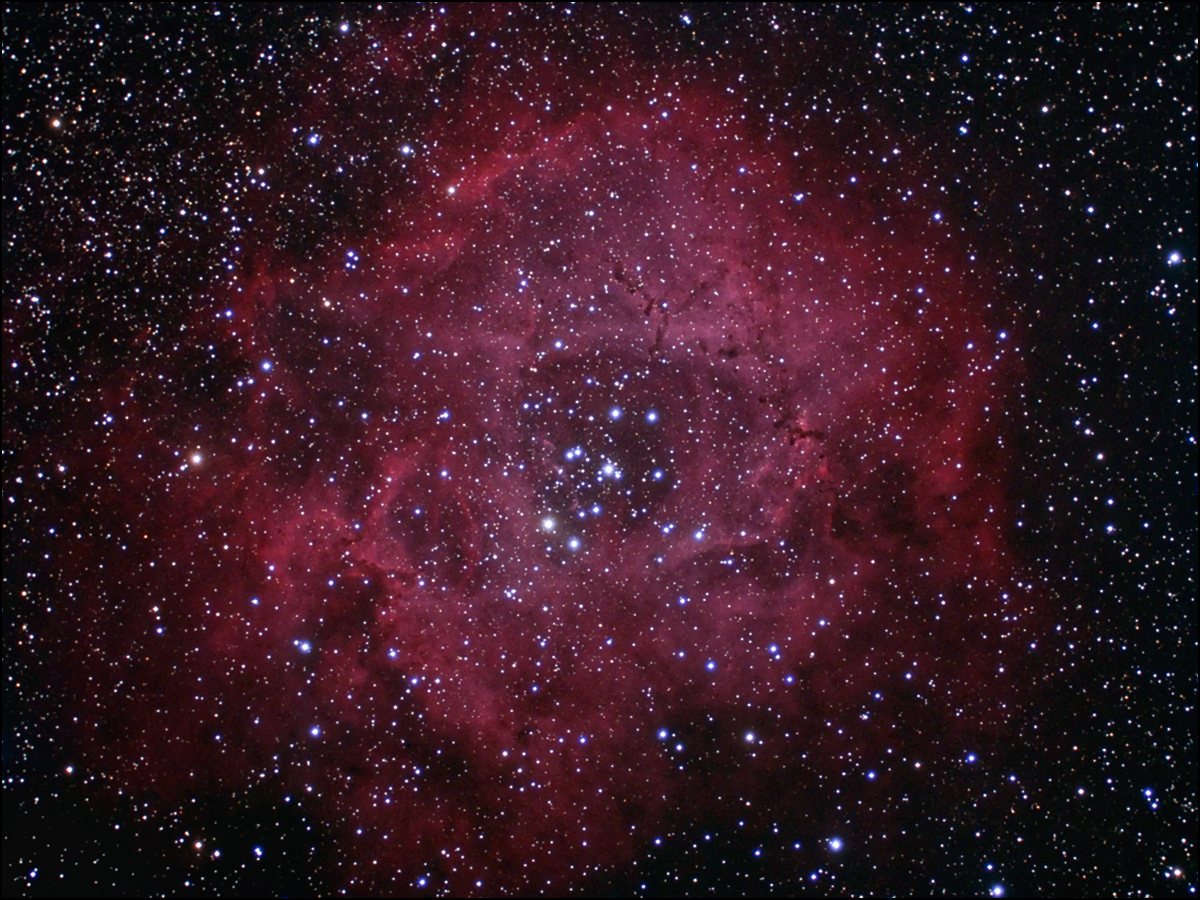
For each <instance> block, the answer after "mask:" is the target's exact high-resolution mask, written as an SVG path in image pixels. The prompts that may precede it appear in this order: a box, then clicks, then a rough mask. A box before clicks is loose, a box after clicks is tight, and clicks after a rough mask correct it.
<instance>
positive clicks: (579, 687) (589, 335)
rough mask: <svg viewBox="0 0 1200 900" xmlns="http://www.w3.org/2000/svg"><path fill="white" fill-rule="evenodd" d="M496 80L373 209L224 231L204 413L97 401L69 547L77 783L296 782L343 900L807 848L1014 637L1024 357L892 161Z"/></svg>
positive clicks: (926, 201)
mask: <svg viewBox="0 0 1200 900" xmlns="http://www.w3.org/2000/svg"><path fill="white" fill-rule="evenodd" d="M477 65H479V66H481V67H482V66H484V65H485V64H484V63H478V64H477ZM406 71H407V70H406ZM346 77H347V78H354V77H357V76H356V75H354V74H353V73H352V74H350V75H347V76H346ZM421 77H422V76H420V75H416V74H413V73H411V72H410V73H409V75H407V76H405V78H406V79H407V80H406V81H405V83H406V84H409V85H410V88H409V89H410V90H416V89H417V88H418V87H420V88H421V89H426V87H428V86H427V85H425V84H424V83H423V82H422V81H421V80H420V78H421ZM413 79H416V80H413ZM484 83H485V82H484V80H483V76H482V75H479V74H478V73H476V75H475V76H474V77H470V78H465V79H464V80H463V81H462V83H461V86H460V94H459V95H457V96H449V95H447V96H445V98H444V101H443V102H444V105H445V109H446V111H445V112H444V113H442V112H437V113H434V114H432V115H430V116H429V117H428V118H427V119H426V120H425V124H424V128H425V132H424V134H421V135H411V134H409V135H398V136H397V137H396V138H395V140H391V141H390V143H391V144H392V145H394V146H393V147H392V152H393V154H395V156H396V159H397V160H398V162H397V163H396V165H399V166H403V168H401V169H397V171H398V172H403V173H404V177H403V178H400V177H397V178H396V179H395V180H394V181H385V182H383V183H381V184H380V189H379V196H378V197H377V198H376V203H375V205H374V206H373V207H372V210H371V216H372V220H371V221H370V222H368V223H367V224H368V225H369V227H364V226H363V223H362V222H359V223H358V227H357V230H355V231H354V233H353V236H351V235H350V234H349V233H348V234H347V237H346V240H344V241H333V242H326V243H325V244H324V245H322V246H321V248H320V249H319V250H318V251H315V252H314V253H313V254H312V255H310V256H308V257H305V258H301V257H299V256H297V255H295V254H292V253H290V252H287V251H270V252H268V250H267V248H266V247H265V246H259V245H258V244H257V243H256V237H255V233H254V231H255V229H254V228H248V229H247V234H246V235H245V240H244V246H245V251H244V257H245V258H246V259H247V260H253V261H254V262H253V263H248V264H247V265H248V266H249V267H250V268H251V269H252V271H242V270H239V273H238V275H237V277H235V278H233V279H232V280H230V281H229V282H228V283H227V285H226V286H225V287H223V289H222V290H223V291H224V293H225V298H224V299H223V300H222V301H221V306H220V308H219V309H220V314H219V315H218V316H216V317H214V316H212V315H211V311H206V312H205V314H204V315H203V316H202V317H201V316H197V321H196V322H195V323H194V326H193V327H194V328H195V329H196V330H197V331H198V332H199V333H201V334H203V335H204V341H203V343H206V344H207V343H209V342H211V346H212V348H214V349H213V351H212V352H213V355H214V357H216V358H219V359H220V360H221V361H222V363H221V365H222V368H221V372H222V373H223V377H224V376H225V375H227V376H228V377H227V378H226V381H227V382H228V383H227V384H226V383H225V382H224V381H222V382H221V383H220V389H221V390H220V393H219V396H218V397H217V399H216V400H215V401H214V400H211V399H208V398H199V399H196V400H195V401H194V403H193V405H192V415H191V416H190V417H189V416H186V415H181V414H180V413H179V412H178V408H176V409H175V411H174V412H172V414H171V415H170V416H168V415H166V414H162V415H158V414H156V413H155V412H154V407H153V403H154V401H153V394H152V391H153V389H154V380H153V374H151V373H145V374H138V375H135V376H131V378H130V379H128V380H127V381H126V382H124V383H123V384H122V385H121V386H116V385H114V388H113V390H114V391H115V392H118V393H119V392H124V398H125V399H126V400H127V402H129V403H130V404H133V405H135V406H138V407H139V408H140V409H141V410H142V415H141V416H140V417H138V419H137V422H138V423H139V424H137V425H136V426H135V425H130V426H129V427H130V428H131V429H132V430H131V431H130V432H129V433H128V434H127V437H126V440H125V443H124V447H125V450H124V451H122V453H121V454H118V455H117V456H115V457H114V458H113V459H111V460H109V461H106V463H105V464H107V465H109V466H110V468H111V469H112V472H113V475H112V477H111V479H110V481H109V483H110V484H111V490H110V492H109V494H108V495H107V496H106V497H105V498H104V502H105V503H106V508H107V509H108V510H109V511H110V514H111V515H113V516H114V517H115V518H119V519H137V520H138V521H140V522H142V523H144V525H142V526H139V527H140V530H141V533H142V534H143V539H142V540H141V541H140V542H137V544H136V545H134V546H128V547H123V548H122V550H121V552H122V553H123V554H124V561H123V562H122V568H121V569H120V570H119V571H118V570H117V569H116V568H115V567H114V566H112V565H103V566H102V564H104V563H107V562H108V560H110V559H111V554H112V553H113V552H115V551H114V550H113V548H111V547H105V546H96V547H95V548H93V552H92V553H91V555H90V556H86V557H80V558H79V560H78V562H79V564H80V567H81V570H82V569H83V568H86V569H87V570H88V572H89V577H88V579H87V587H86V588H85V589H84V593H86V595H87V599H86V601H85V602H86V604H87V607H88V608H89V609H90V610H91V615H92V616H94V617H96V618H98V619H100V620H104V621H106V622H107V623H108V625H109V628H108V634H109V638H108V640H109V644H108V646H106V647H103V648H93V650H92V651H89V652H88V653H87V660H86V664H85V667H84V669H83V672H82V674H81V675H80V678H81V679H82V680H80V681H78V682H77V683H74V686H75V687H76V689H77V690H78V691H79V697H78V700H77V706H78V709H79V710H80V711H81V712H82V713H83V715H84V716H85V720H86V721H88V722H100V723H105V724H103V725H102V726H100V727H99V729H98V730H97V732H96V733H97V734H98V735H99V736H98V737H96V741H97V743H98V746H100V747H101V748H103V750H102V753H101V754H100V758H101V762H100V763H99V765H100V766H101V767H102V768H103V769H105V770H106V771H107V772H108V773H109V774H111V775H112V777H113V778H114V779H115V780H116V782H117V783H118V784H121V785H123V786H125V787H126V788H128V789H130V790H133V791H143V790H145V789H146V788H147V787H148V786H152V789H153V791H154V792H155V793H156V794H157V795H159V796H160V797H161V799H162V801H163V802H171V799H172V798H175V797H179V796H181V795H182V793H183V792H184V791H192V790H195V789H197V788H198V787H200V786H207V787H208V788H209V789H211V790H214V791H229V790H241V789H244V788H245V787H247V786H249V785H251V784H254V783H258V782H260V781H263V780H266V781H269V782H272V783H276V784H278V785H279V792H280V794H281V795H282V794H286V795H289V796H291V795H295V796H301V797H309V798H310V799H309V800H308V802H309V803H310V806H311V808H313V809H315V810H316V814H317V815H318V816H319V817H320V818H321V819H322V820H323V821H324V822H325V823H326V824H327V826H328V828H329V830H330V832H331V833H332V834H333V835H334V838H335V840H336V843H337V848H338V849H337V852H336V853H334V854H332V856H333V858H334V859H335V860H336V862H335V865H336V867H337V875H336V878H337V879H338V882H339V883H340V884H341V885H342V886H344V887H346V888H347V889H348V890H350V891H351V892H352V893H364V892H365V893H370V892H379V893H410V892H421V891H422V890H424V889H425V888H430V889H434V888H436V889H442V890H446V891H448V892H449V893H451V894H455V895H465V894H472V893H479V894H484V895H494V894H496V893H501V892H518V893H529V892H537V891H551V892H554V891H558V890H561V889H564V888H565V887H566V886H567V885H570V884H573V883H578V882H580V881H581V880H582V879H583V878H584V877H585V875H586V874H587V873H588V872H589V871H592V870H594V869H596V868H597V867H610V866H618V865H620V864H622V863H627V862H628V861H630V860H631V859H633V858H634V857H635V856H636V855H637V854H639V853H640V852H642V851H643V850H644V849H645V848H646V847H647V846H648V845H649V844H650V842H651V841H652V840H653V838H654V837H656V836H657V835H659V834H660V833H662V832H663V831H669V830H670V829H672V828H674V829H678V828H679V827H681V826H683V825H686V824H687V822H688V821H696V820H700V819H703V818H706V817H707V818H713V817H719V816H722V815H727V814H729V813H730V811H731V810H732V811H735V812H737V814H738V815H744V816H746V817H747V818H749V819H752V820H753V821H755V822H760V823H761V822H765V821H769V820H770V819H771V817H776V818H778V819H779V820H780V821H785V820H786V821H788V822H790V823H791V824H792V825H793V826H795V827H796V828H798V829H802V828H806V827H807V828H809V829H811V830H813V831H814V832H817V830H818V829H819V827H820V823H821V822H823V821H826V820H828V818H829V817H830V815H831V814H830V812H829V810H830V808H831V807H832V805H833V804H834V803H835V800H834V799H833V797H834V790H835V788H837V787H838V785H839V784H841V783H842V782H841V780H840V779H847V778H851V777H857V778H861V773H862V772H863V771H866V770H867V769H871V770H872V771H874V770H878V771H879V773H880V775H879V778H880V780H881V782H883V781H886V780H887V779H889V778H907V777H911V774H896V773H898V772H899V770H900V769H901V768H903V769H904V771H905V772H906V773H911V771H912V764H913V762H914V761H919V760H920V759H921V758H922V755H923V754H927V753H929V752H931V748H932V747H934V746H937V747H939V748H940V749H939V750H938V753H939V754H940V755H943V756H944V755H945V754H946V753H947V752H950V751H948V750H947V749H946V748H953V747H955V746H959V745H961V746H962V747H963V748H967V747H969V746H970V745H971V742H972V741H979V740H986V739H988V735H994V734H997V733H999V731H998V729H1002V727H1003V724H1004V719H1003V709H1004V701H1005V697H1006V692H1007V690H1008V688H1007V682H1006V677H1007V676H1006V674H1005V673H1004V671H1003V667H1004V661H1003V659H1002V650H1003V645H1002V643H999V642H998V643H997V644H996V645H995V646H996V650H995V652H994V653H989V652H986V651H985V652H982V653H981V652H980V651H979V649H978V647H979V644H978V643H977V642H976V643H971V644H969V645H968V644H967V643H966V641H965V640H964V637H965V636H966V635H968V634H970V635H976V634H977V633H978V632H979V631H980V630H981V629H982V630H987V629H989V628H992V629H994V630H995V631H996V632H997V633H999V632H1000V631H1001V626H1000V625H999V624H998V623H999V619H1000V616H1001V615H1002V614H1004V613H1006V612H1008V611H1010V610H1008V605H1011V606H1013V608H1014V610H1015V608H1016V606H1017V605H1019V604H1021V603H1023V602H1024V601H1023V600H1022V598H1021V597H1020V596H1019V595H1020V590H1019V589H1017V588H1015V587H1014V586H1013V585H1012V584H1011V580H1010V579H1011V578H1012V574H1011V572H1010V561H1009V553H1008V551H1007V549H1006V535H1005V522H1006V521H1007V516H1006V508H1005V504H1006V500H1005V496H1006V491H1007V485H1006V464H1007V454H1006V450H1005V444H1004V429H1003V427H1002V423H1003V410H1004V406H1005V395H1006V393H1007V392H1008V391H1009V390H1010V388H1011V381H1012V378H1013V375H1014V371H1013V367H1012V366H1011V365H1010V364H1009V362H1008V357H1007V355H1006V346H1007V344H1006V339H1005V336H1004V335H1002V334H1001V332H1000V330H999V328H998V327H997V326H996V325H995V323H994V322H993V321H992V320H991V318H990V317H991V315H992V313H991V312H990V309H991V308H992V306H993V305H994V304H995V303H996V302H998V298H997V296H996V292H995V288H994V286H993V284H992V283H991V280H990V278H991V276H989V275H988V274H987V273H986V272H983V271H976V270H974V269H973V268H972V261H971V259H970V252H969V250H968V249H967V248H966V247H965V246H963V241H964V238H962V232H961V231H960V230H957V229H956V228H955V227H953V226H951V225H950V224H948V223H947V222H945V221H943V216H942V213H941V210H939V208H938V207H937V206H936V205H933V200H932V199H931V198H933V197H934V196H935V192H933V191H928V190H927V191H920V192H917V193H916V194H913V193H912V192H911V191H910V190H909V188H910V187H911V186H912V185H913V184H920V183H921V181H922V178H921V172H920V171H919V169H920V168H921V164H918V163H917V162H916V161H915V156H916V152H915V151H914V150H913V148H911V147H910V146H908V145H906V144H903V143H901V142H896V143H891V142H889V140H890V139H889V138H887V137H886V136H881V138H880V141H879V144H878V152H877V156H876V157H875V158H873V159H862V158H844V157H843V156H842V155H841V153H840V152H839V148H838V146H837V143H838V142H837V137H836V135H837V134H838V131H837V128H838V126H836V125H834V124H831V123H829V122H826V121H822V120H820V119H819V118H814V119H813V120H812V121H807V122H797V123H795V124H793V125H790V126H789V127H788V129H786V130H785V131H780V132H771V131H770V130H769V129H766V128H765V127H763V126H762V124H761V123H758V124H755V123H754V120H753V119H750V120H747V119H746V118H745V116H744V110H743V109H742V108H741V107H740V106H738V105H735V104H734V103H733V102H732V101H730V102H726V101H725V100H723V99H722V98H721V97H720V96H719V95H718V94H716V93H714V92H711V91H708V90H705V89H702V88H701V87H698V86H696V85H694V84H682V85H681V83H676V84H675V86H674V87H672V88H670V89H665V88H662V87H661V86H662V85H663V84H665V81H664V80H662V79H659V80H654V79H650V78H648V77H647V78H642V79H641V81H639V79H638V77H633V76H631V77H630V78H629V79H625V78H617V77H615V76H614V77H611V78H604V77H598V78H597V79H596V80H595V83H594V85H592V87H591V89H590V93H586V94H585V95H581V94H580V92H579V91H578V90H576V92H575V93H573V94H572V95H571V96H570V97H568V98H564V100H563V107H564V108H563V109H561V110H560V109H555V110H553V111H552V113H551V114H548V115H546V116H541V115H540V114H536V111H535V112H531V111H530V109H529V107H528V106H527V105H526V104H524V103H521V102H520V101H519V100H518V99H517V98H518V95H520V93H521V90H523V89H524V87H525V86H522V85H517V86H516V87H513V88H511V89H509V90H507V91H504V92H501V91H494V92H489V91H486V90H485V89H484V87H483V86H482V85H483V84H484ZM533 85H534V81H533V79H532V77H531V78H530V83H529V85H526V86H527V87H528V88H529V90H531V91H532V90H533ZM359 102H360V101H359V100H357V99H355V97H354V96H352V95H351V96H347V97H346V98H345V100H344V107H343V108H341V109H340V110H339V114H340V115H341V119H342V121H343V124H342V125H340V126H339V128H341V129H342V130H341V131H340V132H338V133H337V134H336V135H322V136H321V141H322V147H325V146H328V145H330V144H333V143H335V141H336V142H338V143H339V144H346V145H348V144H349V143H350V142H351V138H352V137H353V135H354V133H355V131H354V129H355V127H356V126H355V125H354V124H353V115H352V112H353V110H354V108H355V104H356V103H359ZM464 111H466V112H464ZM467 113H469V115H468V114H467ZM507 123H512V124H511V125H508V124H507ZM863 124H864V123H858V125H856V126H855V127H858V126H859V125H863ZM866 124H869V123H866ZM841 127H842V128H847V127H850V126H849V125H842V126H841ZM264 152H266V150H265V148H264ZM910 157H911V158H910ZM885 159H886V162H884V160H885ZM265 177H266V178H268V179H269V178H271V177H272V176H271V174H270V173H268V174H267V175H266V176H265ZM279 177H280V178H281V179H283V178H284V177H285V176H283V175H280V176H279ZM945 215H946V216H947V217H948V216H949V213H948V212H947V213H945ZM261 227H262V228H263V229H264V230H266V229H267V223H262V224H261ZM364 235H366V237H363V236H364ZM226 309H228V311H229V312H228V314H226V313H225V310H226ZM180 377H181V378H185V379H186V377H187V375H186V373H180ZM193 453H194V454H196V459H195V460H194V461H193V460H190V459H189V457H190V455H191V454H193ZM176 454H181V455H176ZM218 536H219V537H218ZM129 572H136V573H137V575H136V577H135V578H132V579H131V578H130V577H129V576H128V573H129ZM67 574H76V575H77V574H78V572H68V573H67ZM118 594H119V595H120V596H121V597H122V598H123V599H122V602H121V603H114V602H113V597H114V596H116V595H118ZM152 609H153V612H152V611H151V610H152ZM130 612H132V615H131V614H130ZM156 628H161V629H162V633H161V634H159V633H156V631H155V629H156ZM65 639H67V640H69V639H70V638H69V637H66V638H65ZM968 646H970V647H972V648H974V649H972V650H971V652H970V653H968V652H967V647H968ZM901 718H903V721H904V727H903V728H901V727H900V721H901ZM900 761H903V766H901V762H900ZM889 772H891V773H893V774H889ZM747 807H749V809H748V810H747ZM818 833H819V832H818ZM422 879H424V881H422Z"/></svg>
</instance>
